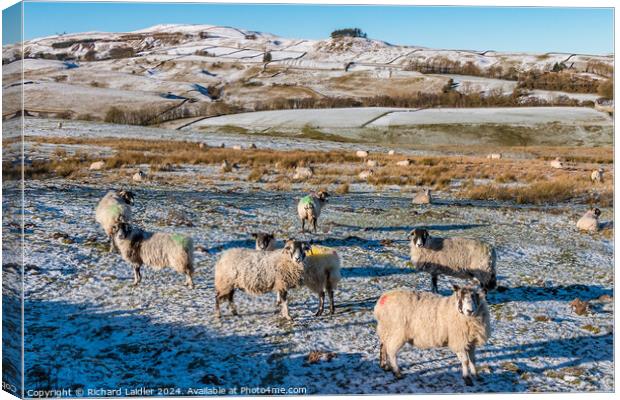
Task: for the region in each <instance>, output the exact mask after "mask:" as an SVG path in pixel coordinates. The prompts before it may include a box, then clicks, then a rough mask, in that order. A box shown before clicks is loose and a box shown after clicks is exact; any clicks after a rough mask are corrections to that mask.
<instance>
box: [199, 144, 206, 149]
mask: <svg viewBox="0 0 620 400" xmlns="http://www.w3.org/2000/svg"><path fill="white" fill-rule="evenodd" d="M207 147H208V146H207V144H206V143H199V144H198V148H201V149H206V148H207Z"/></svg>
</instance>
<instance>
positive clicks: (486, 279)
mask: <svg viewBox="0 0 620 400" xmlns="http://www.w3.org/2000/svg"><path fill="white" fill-rule="evenodd" d="M409 235H410V237H411V246H410V247H411V249H410V250H411V261H412V262H413V265H414V266H415V267H416V269H417V270H419V271H424V272H428V273H429V274H430V275H431V284H432V290H433V292H435V293H436V292H437V277H438V276H439V275H450V276H453V277H455V278H460V279H475V280H477V281H478V282H479V283H480V285H481V286H482V287H483V288H485V289H487V290H492V289H495V286H496V285H497V277H496V272H495V262H496V258H497V257H496V254H495V250H494V249H493V248H492V247H491V246H490V245H488V244H486V243H484V242H481V241H479V240H474V239H466V238H440V237H430V236H429V234H428V231H427V230H426V229H419V228H418V229H414V230H413V231H411V233H410V234H409Z"/></svg>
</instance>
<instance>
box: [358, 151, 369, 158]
mask: <svg viewBox="0 0 620 400" xmlns="http://www.w3.org/2000/svg"><path fill="white" fill-rule="evenodd" d="M355 155H356V156H358V157H359V158H366V157H368V152H367V151H366V150H358V151H356V152H355Z"/></svg>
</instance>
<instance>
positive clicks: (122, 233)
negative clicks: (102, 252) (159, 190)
mask: <svg viewBox="0 0 620 400" xmlns="http://www.w3.org/2000/svg"><path fill="white" fill-rule="evenodd" d="M115 230H116V232H115V234H114V242H115V244H116V247H118V249H119V252H120V254H121V256H122V257H123V259H124V260H125V261H127V262H128V263H130V264H131V266H132V267H133V272H134V281H133V284H134V286H137V285H138V284H139V283H140V281H142V275H141V274H140V267H142V266H143V265H146V266H149V267H151V268H153V269H156V270H159V269H162V268H166V267H169V268H172V269H173V270H175V271H177V272H178V273H181V274H184V275H185V285H187V286H189V287H190V288H192V289H193V288H194V281H193V279H192V275H193V273H194V243H193V241H192V239H191V238H189V237H186V236H183V235H180V234H178V233H165V232H155V233H152V232H146V231H143V230H142V229H140V228H138V227H135V226H130V225H129V224H127V223H121V224H119V225H118V226H117V227H116V228H115Z"/></svg>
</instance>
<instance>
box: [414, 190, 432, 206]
mask: <svg viewBox="0 0 620 400" xmlns="http://www.w3.org/2000/svg"><path fill="white" fill-rule="evenodd" d="M411 202H412V203H413V204H431V202H432V198H431V190H430V189H424V190H423V191H421V192H418V193H416V195H415V196H413V199H412V200H411Z"/></svg>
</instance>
